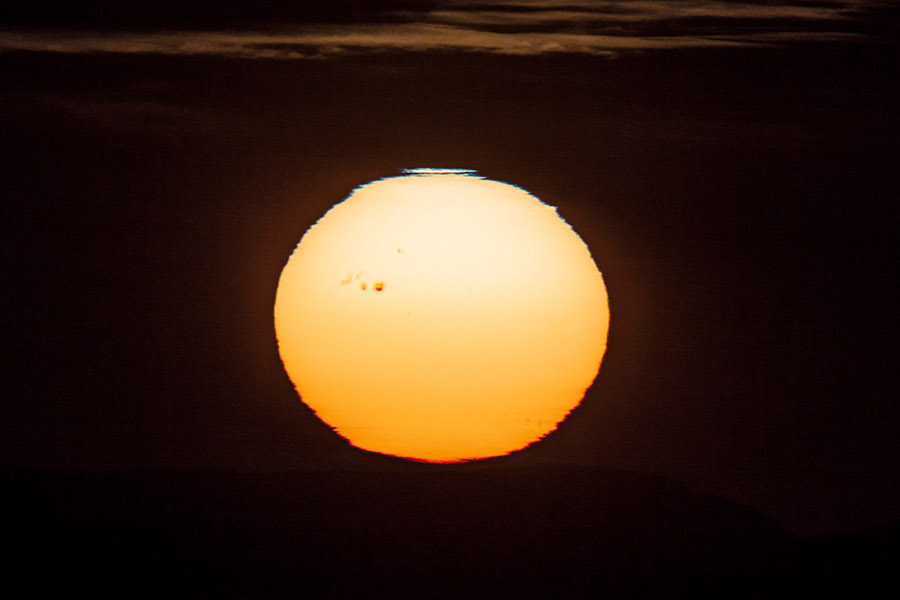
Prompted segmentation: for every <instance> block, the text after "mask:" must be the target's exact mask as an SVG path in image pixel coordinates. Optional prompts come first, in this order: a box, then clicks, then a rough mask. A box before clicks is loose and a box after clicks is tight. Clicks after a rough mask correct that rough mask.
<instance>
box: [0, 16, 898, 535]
mask: <svg viewBox="0 0 900 600" xmlns="http://www.w3.org/2000/svg"><path fill="white" fill-rule="evenodd" d="M376 5H377V8H376ZM54 6H56V8H53V7H54ZM190 6H191V8H190V9H188V8H184V6H183V4H182V3H174V2H172V3H162V4H160V3H158V2H154V3H149V2H147V3H142V2H133V3H108V2H86V3H70V4H69V5H68V7H65V6H63V7H62V8H60V7H59V6H58V4H57V3H53V4H51V3H45V2H32V3H28V4H27V5H26V4H25V3H21V6H18V7H4V8H3V9H2V11H0V19H2V20H0V124H2V132H3V133H2V135H0V199H2V207H3V208H2V210H3V219H2V223H3V236H2V256H3V263H2V264H3V274H4V277H3V280H4V285H3V288H4V292H3V294H2V302H3V309H4V310H3V332H4V335H3V340H4V350H5V352H4V355H5V356H6V357H7V360H6V361H5V363H4V369H5V374H4V377H3V382H4V383H3V393H2V405H0V464H2V466H7V467H16V466H28V467H38V468H87V469H106V468H132V467H144V466H152V467H203V468H216V469H261V470H280V469H289V468H303V467H315V468H323V469H330V468H337V467H342V468H343V467H348V466H349V467H354V468H360V469H366V468H383V467H384V466H385V465H386V464H389V463H390V462H391V461H390V460H389V459H381V458H379V457H378V456H376V455H370V454H368V453H364V452H362V451H358V450H356V449H353V448H351V447H349V446H348V445H347V444H346V443H345V442H344V441H343V440H342V439H341V438H339V437H338V436H336V435H335V434H333V433H332V432H330V431H329V430H328V428H327V427H326V426H325V425H323V424H322V423H320V422H319V421H318V420H317V419H316V418H315V416H314V415H313V414H312V413H311V412H310V411H309V410H308V409H306V408H305V406H304V405H303V404H302V403H301V402H300V401H299V399H298V398H297V396H296V394H295V392H294V390H293V388H292V387H291V384H290V382H289V380H288V379H287V376H286V375H285V373H284V371H283V369H282V367H281V364H280V361H279V359H278V355H277V348H276V344H275V338H274V332H273V329H272V303H273V301H274V293H275V286H276V284H277V279H278V276H279V274H280V270H281V268H282V266H283V265H284V263H285V261H286V260H287V257H288V256H289V254H290V252H291V250H292V249H293V247H294V245H295V244H296V243H297V241H298V240H299V238H300V236H301V235H302V233H303V232H304V231H305V230H306V229H307V228H308V227H309V226H310V225H311V224H312V223H314V222H315V220H316V219H317V218H318V217H319V216H320V215H321V214H323V213H324V212H325V211H326V210H327V209H328V208H329V207H330V206H331V205H332V204H334V203H336V202H338V201H340V200H341V199H343V198H344V197H345V196H346V195H347V194H348V193H349V192H350V191H351V190H352V189H353V188H354V187H356V186H358V185H360V184H363V183H366V182H368V181H370V180H372V179H375V178H378V177H383V176H386V175H391V174H394V173H396V172H397V171H398V169H401V168H408V167H421V166H431V167H463V168H474V169H478V170H479V171H480V172H481V173H482V174H484V175H486V176H488V177H490V178H493V179H498V180H502V181H507V182H510V183H513V184H515V185H518V186H520V187H522V188H524V189H526V190H528V191H530V192H532V193H534V194H535V195H537V196H538V197H540V198H541V199H543V200H544V201H545V202H547V203H549V204H552V205H555V206H558V207H559V211H560V213H561V214H562V215H563V216H564V217H565V218H566V219H567V220H568V221H569V222H570V223H571V224H572V225H573V227H574V228H575V229H576V231H578V232H579V233H580V234H581V236H582V237H583V238H584V240H585V241H586V242H587V243H588V245H589V247H590V248H591V250H592V252H593V255H594V258H595V260H596V262H597V264H598V266H599V267H600V269H601V271H602V272H603V275H604V278H605V280H606V283H607V287H608V290H609V294H610V309H611V329H610V338H609V347H608V351H607V355H606V358H605V360H604V363H603V367H602V369H601V371H600V374H599V376H598V378H597V380H596V382H595V384H594V386H593V387H592V388H591V389H590V390H589V392H588V394H587V396H586V398H585V400H584V402H583V404H582V406H581V407H579V408H578V409H577V410H576V411H575V412H574V413H573V414H572V415H571V416H570V418H569V419H568V420H566V421H565V422H564V423H563V425H562V426H561V427H560V428H559V429H558V431H556V432H554V433H553V434H551V435H550V436H549V437H548V438H547V439H546V440H545V441H543V442H542V443H540V444H537V445H535V446H533V447H531V448H528V449H526V450H524V451H522V452H520V453H517V454H515V455H513V456H511V457H508V458H506V459H503V460H504V461H507V462H508V463H509V464H517V465H519V464H520V465H533V464H540V463H565V464H580V465H601V466H611V467H617V468H624V469H631V470H635V471H642V472H648V473H658V474H665V475H669V476H672V477H674V478H675V479H677V480H679V481H682V482H685V483H687V484H688V485H690V486H692V487H693V488H695V489H698V490H701V491H705V492H710V493H714V494H719V495H722V496H724V497H726V498H729V499H731V500H733V501H736V502H738V503H741V504H744V505H747V506H752V507H755V508H759V509H762V510H764V511H766V512H767V513H769V514H771V515H774V516H776V517H777V518H779V519H780V520H781V521H782V522H784V523H786V524H787V525H788V526H789V527H791V528H795V529H799V530H815V531H820V530H840V529H854V528H861V527H866V526H871V525H877V524H881V523H885V522H888V521H891V520H894V519H897V518H898V517H900V484H898V482H900V477H898V457H900V436H898V434H897V432H898V428H900V403H898V397H900V395H898V377H897V367H898V358H900V356H898V346H897V339H898V330H897V319H896V316H895V315H896V306H897V300H898V294H897V292H898V289H897V272H898V256H897V240H898V235H897V234H898V223H897V220H896V218H895V217H894V216H893V212H894V211H893V210H892V209H893V206H892V205H893V204H894V203H895V202H896V201H897V199H898V198H900V174H898V168H897V167H898V165H900V160H898V159H900V153H898V150H897V140H898V139H900V112H898V109H897V107H898V106H900V62H898V53H897V49H898V46H897V43H896V42H897V38H896V34H897V22H898V21H897V14H896V10H895V9H892V8H891V5H890V3H880V2H799V1H798V2H794V3H783V4H777V3H775V4H773V3H769V2H766V3H757V2H745V3H725V2H699V3H698V2H666V3H663V2H652V1H651V2H621V3H615V4H613V3H588V2H580V1H568V2H555V1H553V0H544V1H525V0H521V1H509V2H504V1H496V2H464V1H460V2H450V1H448V2H439V1H435V2H413V1H409V2H393V3H374V2H363V1H356V2H350V1H347V2H327V3H326V2H312V3H305V4H301V5H298V4H296V3H287V2H276V1H273V2H263V3H256V4H254V6H255V8H254V9H253V10H250V9H247V8H246V7H245V6H244V4H243V3H240V4H239V3H191V4H190ZM298 6H300V8H298Z"/></svg>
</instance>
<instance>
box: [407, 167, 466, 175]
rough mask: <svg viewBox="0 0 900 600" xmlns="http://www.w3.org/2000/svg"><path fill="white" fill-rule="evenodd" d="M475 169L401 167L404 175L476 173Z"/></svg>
mask: <svg viewBox="0 0 900 600" xmlns="http://www.w3.org/2000/svg"><path fill="white" fill-rule="evenodd" d="M477 172H478V171H477V170H475V169H444V168H434V167H416V168H413V169H400V173H402V174H403V175H474V174H475V173H477Z"/></svg>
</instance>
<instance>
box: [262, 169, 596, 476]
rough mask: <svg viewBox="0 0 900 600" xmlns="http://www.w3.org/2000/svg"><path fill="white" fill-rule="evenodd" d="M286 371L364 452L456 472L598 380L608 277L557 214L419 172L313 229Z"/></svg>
mask: <svg viewBox="0 0 900 600" xmlns="http://www.w3.org/2000/svg"><path fill="white" fill-rule="evenodd" d="M274 312H275V332H276V337H277V339H278V350H279V353H280V354H281V358H282V361H283V363H284V367H285V370H286V371H287V374H288V376H289V377H290V379H291V381H292V382H293V383H294V386H295V388H296V389H297V392H298V393H299V394H300V397H301V398H302V400H303V402H305V403H306V404H307V405H308V406H309V407H310V408H311V409H312V410H313V411H314V412H315V413H316V415H318V417H319V418H320V419H322V420H323V421H324V422H325V423H326V424H328V425H329V426H331V427H332V428H333V429H334V430H335V431H336V432H337V433H339V434H340V435H341V436H343V437H344V438H346V439H347V440H349V442H350V443H351V444H353V445H354V446H357V447H359V448H362V449H365V450H370V451H374V452H380V453H384V454H390V455H394V456H400V457H404V458H409V459H414V460H421V461H433V462H456V461H465V460H474V459H480V458H487V457H492V456H499V455H503V454H508V453H510V452H513V451H515V450H519V449H521V448H524V447H525V446H527V445H529V444H531V443H532V442H535V441H537V440H539V439H541V438H543V437H544V436H545V435H547V434H548V433H549V432H551V431H553V430H554V429H556V427H557V425H558V424H559V423H560V422H561V421H562V420H563V419H565V418H566V416H567V415H568V414H569V412H571V411H572V409H573V408H575V407H576V406H577V405H578V404H579V403H580V402H581V399H582V398H583V396H584V393H585V391H586V390H587V388H588V387H589V386H590V385H591V383H592V382H593V380H594V378H595V377H596V375H597V372H598V369H599V367H600V363H601V361H602V358H603V354H604V352H605V350H606V338H607V331H608V328H609V306H608V300H607V292H606V287H605V285H604V282H603V277H602V275H601V274H600V271H599V270H598V269H597V266H596V264H595V263H594V261H593V259H592V257H591V254H590V251H589V250H588V248H587V246H586V245H585V243H584V242H583V241H582V240H581V238H579V237H578V235H577V234H576V233H575V232H574V231H573V230H572V228H571V227H570V226H569V225H568V224H567V223H566V222H565V221H564V220H563V219H562V218H561V217H560V216H559V215H558V214H557V212H556V209H554V208H553V207H551V206H548V205H546V204H544V203H543V202H541V201H540V200H538V199H537V198H536V197H534V196H532V195H531V194H529V193H527V192H525V191H524V190H522V189H521V188H518V187H516V186H513V185H510V184H507V183H502V182H499V181H492V180H490V179H486V178H483V177H480V176H478V175H477V174H475V173H474V172H473V171H467V170H459V169H409V170H405V171H403V172H402V173H401V174H400V175H398V176H395V177H387V178H384V179H379V180H377V181H374V182H371V183H368V184H366V185H363V186H361V187H359V188H357V189H356V190H354V191H353V193H351V194H350V196H349V197H348V198H347V199H346V200H344V201H343V202H341V203H339V204H337V205H335V206H334V207H333V208H331V210H329V211H328V212H327V213H326V214H325V215H324V216H323V217H322V218H321V219H319V221H318V222H317V223H316V224H315V225H313V226H312V227H311V228H310V229H309V230H308V231H307V232H306V234H305V235H303V237H302V239H301V240H300V243H299V244H298V245H297V247H296V249H295V250H294V252H293V254H292V255H291V256H290V259H289V260H288V262H287V264H286V265H285V267H284V270H283V271H282V273H281V279H280V280H279V283H278V291H277V293H276V298H275V309H274Z"/></svg>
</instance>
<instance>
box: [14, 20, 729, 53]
mask: <svg viewBox="0 0 900 600" xmlns="http://www.w3.org/2000/svg"><path fill="white" fill-rule="evenodd" d="M737 43H739V42H736V41H730V40H717V39H705V38H699V37H677V36H671V37H666V36H658V37H648V38H642V37H630V36H610V35H588V34H573V33H517V34H505V33H495V32H487V31H478V30H472V29H466V28H462V27H453V26H449V25H432V24H412V25H389V26H378V27H371V26H349V27H346V26H345V27H342V28H340V30H339V31H331V32H329V31H295V32H285V33H268V32H264V33H248V32H212V33H210V32H161V33H148V34H134V33H121V34H104V35H94V34H86V33H79V32H71V33H48V32H6V33H4V34H3V38H2V41H0V52H2V51H14V50H19V51H22V50H25V51H34V52H61V53H75V54H87V53H97V52H107V53H122V54H168V55H217V56H227V57H235V58H250V59H279V58H280V59H309V58H326V57H330V56H339V55H346V54H352V53H361V52H367V51H373V50H374V51H390V50H394V51H406V52H424V51H440V50H444V51H465V52H478V53H488V54H504V55H536V54H545V53H577V54H590V55H598V56H604V55H613V54H615V53H616V52H617V51H627V50H645V49H665V48H684V47H701V46H724V45H734V44H737Z"/></svg>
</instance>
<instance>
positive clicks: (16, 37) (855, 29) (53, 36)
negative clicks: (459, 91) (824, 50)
mask: <svg viewBox="0 0 900 600" xmlns="http://www.w3.org/2000/svg"><path fill="white" fill-rule="evenodd" d="M879 7H882V4H881V3H877V2H859V1H856V2H854V1H843V2H830V3H829V2H807V1H795V2H789V3H782V4H771V3H761V2H723V1H706V2H693V1H688V0H676V1H662V0H624V1H621V2H588V1H586V0H492V1H489V2H476V1H474V0H450V1H445V2H433V3H429V4H428V5H427V6H424V5H422V4H417V3H411V4H410V5H396V6H394V7H393V8H392V9H390V10H388V11H383V10H382V11H378V12H369V13H365V12H363V13H357V16H356V17H355V18H354V19H348V21H347V22H335V19H330V22H316V21H317V20H318V21H329V19H324V18H322V19H311V20H308V22H297V23H293V24H286V23H285V22H280V21H276V20H271V21H270V22H269V23H268V24H265V25H261V24H259V23H258V22H256V21H253V20H248V21H247V24H249V23H253V27H248V26H240V27H238V26H231V27H229V28H226V29H221V30H217V31H210V30H200V29H191V30H188V29H184V28H181V29H174V30H173V29H171V28H167V27H163V28H155V29H153V30H143V31H135V30H131V31H124V30H117V29H115V28H114V29H111V30H110V29H107V30H106V31H105V32H102V33H98V32H97V31H96V30H93V31H88V30H86V29H83V28H68V29H62V30H60V29H59V28H56V29H53V30H49V29H40V28H34V27H28V28H26V27H15V28H7V29H6V30H5V31H0V51H40V52H66V53H93V52H114V53H157V54H172V55H219V56H231V57H241V58H256V59H273V58H274V59H298V58H301V59H309V58H326V57H333V56H340V55H347V54H353V53H365V52H378V51H404V52H427V51H464V52H478V53H491V54H505V55H537V54H546V53H578V54H590V55H600V56H604V55H614V54H617V53H620V52H623V51H632V50H645V49H666V48H684V47H701V46H723V45H740V44H761V43H790V42H798V41H803V42H806V41H833V40H857V41H859V40H865V39H872V38H874V37H876V35H877V31H876V30H875V29H873V14H874V13H875V11H876V9H878V8H879ZM276 22H277V23H278V25H277V26H275V25H274V23H276Z"/></svg>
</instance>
